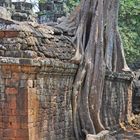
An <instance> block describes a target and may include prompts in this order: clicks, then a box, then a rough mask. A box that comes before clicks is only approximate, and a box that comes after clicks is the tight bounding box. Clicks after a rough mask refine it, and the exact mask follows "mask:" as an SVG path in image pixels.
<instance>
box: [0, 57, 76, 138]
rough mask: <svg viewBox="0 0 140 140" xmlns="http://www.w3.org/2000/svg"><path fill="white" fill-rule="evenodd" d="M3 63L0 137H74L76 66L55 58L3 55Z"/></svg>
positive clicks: (0, 76)
mask: <svg viewBox="0 0 140 140" xmlns="http://www.w3.org/2000/svg"><path fill="white" fill-rule="evenodd" d="M0 63H1V69H0V72H1V75H0V79H1V84H0V90H1V91H0V138H1V140H60V139H61V140H70V139H72V138H73V134H72V132H73V130H72V117H71V116H72V111H71V103H70V102H71V92H72V83H73V79H74V75H75V73H76V68H77V66H75V65H73V64H69V63H65V64H64V63H62V62H59V61H55V60H53V59H52V60H51V59H46V60H43V61H41V62H39V61H38V62H37V61H33V60H29V59H18V58H16V59H15V58H0ZM11 138H12V139H11Z"/></svg>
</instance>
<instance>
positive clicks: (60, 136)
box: [0, 19, 132, 140]
mask: <svg viewBox="0 0 140 140" xmlns="http://www.w3.org/2000/svg"><path fill="white" fill-rule="evenodd" d="M7 21H8V22H7ZM0 23H1V26H0V138H1V139H0V140H75V138H74V134H73V121H72V107H71V95H72V86H73V81H74V78H75V74H76V72H77V68H78V65H76V64H73V63H72V62H71V61H70V60H71V58H72V57H73V56H74V54H75V48H74V46H73V44H72V42H71V41H70V40H71V37H69V36H66V35H64V34H63V32H62V31H61V30H59V29H56V28H53V27H49V26H46V25H39V24H37V23H31V22H23V23H22V22H21V23H20V22H19V23H18V22H14V21H11V20H9V19H8V20H5V19H3V20H1V21H0ZM131 80H132V77H131V74H124V73H106V82H105V88H104V89H105V90H104V97H103V106H102V109H103V110H102V112H101V113H103V115H104V118H103V123H104V124H105V126H106V128H109V129H112V127H113V126H115V125H117V124H120V123H121V122H124V121H125V120H126V121H127V120H128V116H127V115H128V114H130V113H129V112H131V102H129V101H130V100H129V98H130V99H131V95H132V94H131ZM128 106H129V107H130V108H128ZM126 108H127V109H126ZM106 111H107V112H106ZM112 114H113V115H112ZM110 116H111V117H110ZM112 116H113V117H112ZM110 118H114V119H113V120H110Z"/></svg>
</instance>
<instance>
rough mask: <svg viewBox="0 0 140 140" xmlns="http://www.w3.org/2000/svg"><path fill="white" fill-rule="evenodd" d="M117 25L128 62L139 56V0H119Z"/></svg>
mask: <svg viewBox="0 0 140 140" xmlns="http://www.w3.org/2000/svg"><path fill="white" fill-rule="evenodd" d="M119 27H120V31H121V36H122V40H123V45H124V49H125V55H126V59H127V62H128V63H132V62H133V61H135V60H136V59H138V58H140V0H121V1H120V13H119Z"/></svg>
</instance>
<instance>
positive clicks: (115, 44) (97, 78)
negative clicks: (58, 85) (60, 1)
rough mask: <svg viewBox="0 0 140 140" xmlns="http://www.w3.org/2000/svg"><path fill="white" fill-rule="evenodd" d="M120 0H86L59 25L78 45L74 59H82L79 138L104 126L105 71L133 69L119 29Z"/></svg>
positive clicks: (75, 101) (77, 92)
mask: <svg viewBox="0 0 140 140" xmlns="http://www.w3.org/2000/svg"><path fill="white" fill-rule="evenodd" d="M118 9H119V0H82V1H81V3H80V5H79V6H78V7H77V8H76V10H75V11H74V12H73V13H72V14H71V15H70V16H69V17H68V18H67V19H66V20H65V21H63V22H62V23H60V24H59V25H58V26H57V27H58V28H61V29H63V31H64V32H67V34H69V35H73V37H72V41H73V43H74V45H75V47H76V49H77V51H76V54H75V57H74V58H72V61H74V62H75V63H79V69H78V71H77V75H76V78H75V82H74V87H73V96H72V107H73V121H74V132H75V136H76V139H77V140H82V139H84V138H85V137H84V133H83V132H87V133H89V134H97V133H98V132H100V131H102V130H104V129H105V128H104V126H103V124H102V122H101V119H100V118H101V116H100V110H101V104H102V95H103V90H104V89H103V87H104V81H105V72H106V70H108V71H113V72H121V71H124V70H129V69H128V67H127V65H126V61H125V57H124V52H123V48H122V43H121V38H120V34H119V32H118V23H117V21H118Z"/></svg>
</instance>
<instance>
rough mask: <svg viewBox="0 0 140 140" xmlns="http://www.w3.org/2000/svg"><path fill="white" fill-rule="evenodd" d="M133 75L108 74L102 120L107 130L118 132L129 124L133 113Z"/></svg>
mask: <svg viewBox="0 0 140 140" xmlns="http://www.w3.org/2000/svg"><path fill="white" fill-rule="evenodd" d="M132 79H133V76H132V74H130V73H128V74H125V73H113V72H107V73H106V82H105V88H104V93H103V99H102V100H103V106H102V114H103V115H102V116H103V118H102V120H103V124H104V126H106V128H107V129H111V130H117V129H118V128H120V127H121V123H127V122H128V121H129V118H130V117H131V112H132V83H131V81H132Z"/></svg>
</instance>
